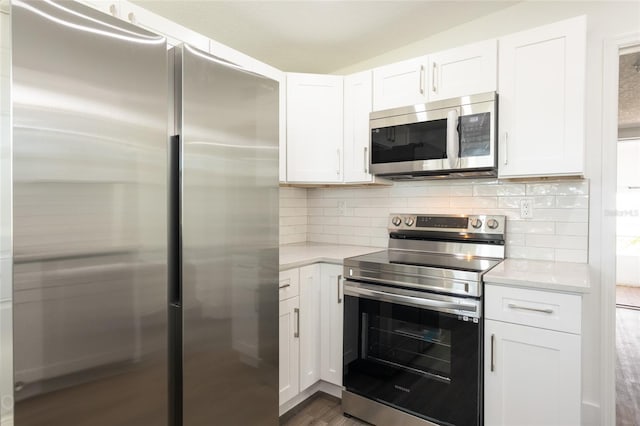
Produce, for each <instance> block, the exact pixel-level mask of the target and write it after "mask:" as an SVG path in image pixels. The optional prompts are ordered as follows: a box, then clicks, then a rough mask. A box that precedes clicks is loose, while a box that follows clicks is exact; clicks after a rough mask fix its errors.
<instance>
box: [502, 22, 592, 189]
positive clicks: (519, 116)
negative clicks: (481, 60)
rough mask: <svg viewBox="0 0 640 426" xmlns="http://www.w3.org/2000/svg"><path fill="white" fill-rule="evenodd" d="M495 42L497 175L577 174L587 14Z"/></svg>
mask: <svg viewBox="0 0 640 426" xmlns="http://www.w3.org/2000/svg"><path fill="white" fill-rule="evenodd" d="M499 45H500V51H499V58H500V65H499V73H498V75H499V80H498V90H499V93H500V97H499V103H500V105H499V108H500V114H499V124H498V128H499V131H500V145H499V154H498V156H499V177H504V178H507V177H509V178H511V177H526V176H558V175H582V174H583V173H584V145H585V144H584V92H585V69H586V66H585V58H586V17H585V16H580V17H577V18H572V19H568V20H564V21H560V22H557V23H554V24H550V25H545V26H542V27H537V28H534V29H532V30H527V31H522V32H519V33H516V34H512V35H509V36H506V37H503V38H501V39H500V40H499Z"/></svg>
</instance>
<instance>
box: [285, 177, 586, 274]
mask: <svg viewBox="0 0 640 426" xmlns="http://www.w3.org/2000/svg"><path fill="white" fill-rule="evenodd" d="M282 189H287V190H290V191H293V190H294V188H282ZM297 191H306V199H307V214H308V221H307V223H308V225H307V230H308V232H307V240H308V241H312V242H324V243H338V244H358V245H368V246H372V247H386V246H387V229H386V228H387V221H388V216H389V214H390V213H435V214H444V213H453V214H456V213H469V214H500V215H506V216H507V217H508V219H507V241H506V249H507V256H508V257H513V258H520V259H540V260H557V261H563V262H586V261H587V254H588V219H589V210H588V206H589V182H588V181H587V180H561V181H544V182H541V181H532V182H518V183H513V182H501V181H498V180H495V179H486V180H482V179H479V180H456V181H447V182H442V181H438V182H435V181H416V182H397V183H394V184H393V186H390V187H384V188H312V189H302V190H301V189H297ZM295 195H296V197H294V196H293V195H292V194H291V193H289V195H288V197H289V198H302V196H303V194H302V192H296V193H295ZM281 198H282V195H281ZM522 198H530V199H532V200H533V206H534V207H533V215H534V216H533V218H531V219H522V218H521V217H520V200H521V199H522ZM339 202H340V205H341V206H343V207H342V208H340V205H339ZM289 208H292V209H301V207H300V206H299V205H296V207H293V205H291V207H283V210H285V213H287V214H289V215H292V216H293V215H294V213H299V211H298V210H293V211H292V210H288V209H289ZM299 237H300V236H299Z"/></svg>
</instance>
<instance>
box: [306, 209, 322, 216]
mask: <svg viewBox="0 0 640 426" xmlns="http://www.w3.org/2000/svg"><path fill="white" fill-rule="evenodd" d="M307 212H308V214H309V216H323V215H324V209H323V208H322V207H307Z"/></svg>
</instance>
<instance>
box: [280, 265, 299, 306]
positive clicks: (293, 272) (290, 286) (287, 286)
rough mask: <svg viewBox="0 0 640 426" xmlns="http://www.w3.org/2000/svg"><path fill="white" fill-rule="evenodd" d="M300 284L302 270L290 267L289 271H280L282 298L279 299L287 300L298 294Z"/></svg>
mask: <svg viewBox="0 0 640 426" xmlns="http://www.w3.org/2000/svg"><path fill="white" fill-rule="evenodd" d="M299 286H300V270H299V269H298V268H296V269H289V270H287V271H280V279H279V280H278V288H279V290H278V292H279V295H280V298H279V299H278V300H285V299H288V298H290V297H294V296H297V295H298V293H299Z"/></svg>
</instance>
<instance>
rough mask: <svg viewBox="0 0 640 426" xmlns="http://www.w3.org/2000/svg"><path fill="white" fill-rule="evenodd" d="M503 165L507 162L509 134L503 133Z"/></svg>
mask: <svg viewBox="0 0 640 426" xmlns="http://www.w3.org/2000/svg"><path fill="white" fill-rule="evenodd" d="M503 162H504V165H505V166H506V165H507V163H508V162H509V132H504V161H503Z"/></svg>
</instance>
